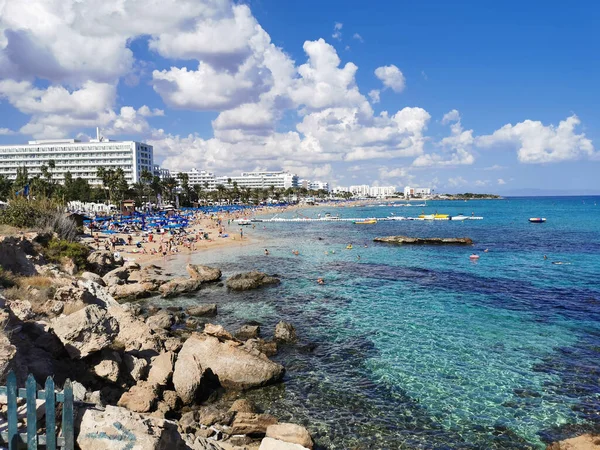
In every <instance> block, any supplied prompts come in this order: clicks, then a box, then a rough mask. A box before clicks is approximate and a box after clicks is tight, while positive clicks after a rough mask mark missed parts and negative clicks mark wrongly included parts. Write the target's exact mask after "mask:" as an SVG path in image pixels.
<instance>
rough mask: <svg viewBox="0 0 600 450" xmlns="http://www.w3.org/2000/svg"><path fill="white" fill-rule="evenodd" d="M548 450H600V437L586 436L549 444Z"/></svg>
mask: <svg viewBox="0 0 600 450" xmlns="http://www.w3.org/2000/svg"><path fill="white" fill-rule="evenodd" d="M546 450H600V436H598V435H592V434H584V435H581V436H577V437H574V438H571V439H565V440H564V441H560V442H554V443H553V444H549V445H548V446H547V447H546Z"/></svg>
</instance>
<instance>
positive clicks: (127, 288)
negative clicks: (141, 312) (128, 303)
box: [109, 283, 156, 300]
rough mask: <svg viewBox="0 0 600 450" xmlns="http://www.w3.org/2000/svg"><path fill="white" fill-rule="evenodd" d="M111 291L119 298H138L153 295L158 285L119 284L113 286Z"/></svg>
mask: <svg viewBox="0 0 600 450" xmlns="http://www.w3.org/2000/svg"><path fill="white" fill-rule="evenodd" d="M109 291H110V293H111V295H112V296H113V297H115V298H116V299H118V300H138V299H140V298H147V297H151V296H152V294H154V292H155V291H156V286H155V285H154V284H153V283H132V284H117V285H113V286H111V287H110V289H109Z"/></svg>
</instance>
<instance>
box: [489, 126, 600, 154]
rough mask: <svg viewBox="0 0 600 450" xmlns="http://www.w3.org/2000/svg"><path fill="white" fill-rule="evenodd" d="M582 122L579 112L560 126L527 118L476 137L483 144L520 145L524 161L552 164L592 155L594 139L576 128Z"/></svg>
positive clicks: (490, 145) (593, 152) (491, 145)
mask: <svg viewBox="0 0 600 450" xmlns="http://www.w3.org/2000/svg"><path fill="white" fill-rule="evenodd" d="M580 123H581V121H580V120H579V118H578V117H577V116H576V115H572V116H570V117H567V118H566V119H565V120H562V121H561V122H560V123H559V124H558V126H554V125H548V126H545V125H544V124H543V123H542V122H540V121H533V120H525V121H524V122H520V123H518V124H516V125H510V124H508V125H504V126H503V127H502V128H500V129H498V130H496V131H494V133H492V134H491V135H487V136H480V137H478V138H477V145H479V146H480V147H493V146H500V145H508V146H513V147H517V149H518V150H517V156H518V159H519V161H520V162H522V163H529V164H535V163H553V162H560V161H569V160H574V159H580V158H582V157H586V156H587V157H593V156H594V154H595V151H594V146H593V145H592V141H591V140H590V139H588V138H586V137H585V134H584V133H581V134H577V133H576V132H575V128H577V126H578V125H579V124H580Z"/></svg>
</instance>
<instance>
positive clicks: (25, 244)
mask: <svg viewBox="0 0 600 450" xmlns="http://www.w3.org/2000/svg"><path fill="white" fill-rule="evenodd" d="M45 263H46V261H44V258H43V257H42V256H40V255H39V254H38V252H37V251H36V250H35V248H34V245H33V244H32V242H31V241H30V240H29V239H26V238H25V237H17V236H4V237H0V267H1V268H2V269H4V270H6V271H10V272H12V273H14V274H16V275H36V274H37V270H36V267H35V266H36V265H43V264H45Z"/></svg>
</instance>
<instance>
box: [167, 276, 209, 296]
mask: <svg viewBox="0 0 600 450" xmlns="http://www.w3.org/2000/svg"><path fill="white" fill-rule="evenodd" d="M201 287H202V280H200V279H198V278H183V277H177V278H173V279H172V280H171V281H168V282H166V283H165V284H163V285H161V286H160V288H158V291H159V292H160V294H161V295H162V296H163V297H165V298H169V297H177V296H178V295H181V294H185V293H186V292H195V291H197V290H199V289H200V288H201Z"/></svg>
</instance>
